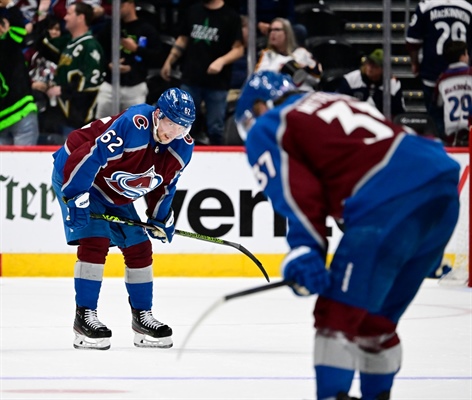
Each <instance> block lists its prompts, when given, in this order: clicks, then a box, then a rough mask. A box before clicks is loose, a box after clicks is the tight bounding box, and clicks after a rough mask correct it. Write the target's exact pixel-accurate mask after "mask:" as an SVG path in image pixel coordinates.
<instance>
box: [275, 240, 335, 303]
mask: <svg viewBox="0 0 472 400" xmlns="http://www.w3.org/2000/svg"><path fill="white" fill-rule="evenodd" d="M282 275H283V277H284V279H285V280H288V281H292V282H295V284H294V285H292V286H291V287H292V290H293V292H294V293H295V294H296V295H298V296H309V295H311V294H315V293H320V292H322V291H323V290H325V289H327V288H328V286H329V284H330V279H329V272H328V270H327V269H326V267H325V264H324V261H323V259H322V258H321V257H320V254H319V253H318V252H317V251H316V250H314V249H312V248H310V247H308V246H300V247H296V248H294V249H292V250H291V251H290V253H288V254H287V256H286V257H285V259H284V261H283V262H282Z"/></svg>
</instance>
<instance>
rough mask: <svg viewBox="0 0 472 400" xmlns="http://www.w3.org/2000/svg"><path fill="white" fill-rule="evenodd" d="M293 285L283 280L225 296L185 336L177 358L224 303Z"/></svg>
mask: <svg viewBox="0 0 472 400" xmlns="http://www.w3.org/2000/svg"><path fill="white" fill-rule="evenodd" d="M293 285H294V283H293V282H291V281H287V280H282V281H279V282H275V283H269V284H268V285H263V286H257V287H255V288H252V289H246V290H243V291H241V292H236V293H231V294H227V295H226V296H223V297H221V298H219V299H218V300H217V301H215V302H214V303H213V304H212V305H211V306H210V307H209V308H208V309H207V310H206V311H205V312H204V313H203V314H202V315H201V316H200V318H198V319H197V321H196V322H195V323H194V324H193V325H192V327H191V328H190V331H189V332H188V333H187V336H185V339H184V341H183V342H182V346H181V347H180V349H179V352H178V354H177V358H180V356H181V355H182V353H183V352H184V350H185V346H186V345H187V342H188V341H189V339H190V337H191V336H192V335H193V333H194V332H195V330H196V329H197V328H198V327H199V326H200V325H201V323H202V322H203V320H204V319H205V318H207V317H208V316H209V315H210V314H211V313H212V312H213V311H215V310H216V309H217V308H218V307H219V306H221V305H222V304H223V303H225V302H227V301H229V300H232V299H236V298H238V297H243V296H248V295H250V294H254V293H259V292H265V291H266V290H272V289H275V288H278V287H281V286H293Z"/></svg>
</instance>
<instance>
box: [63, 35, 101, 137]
mask: <svg viewBox="0 0 472 400" xmlns="http://www.w3.org/2000/svg"><path fill="white" fill-rule="evenodd" d="M104 71H105V69H104V57H103V50H102V47H101V46H100V44H99V43H98V42H97V40H96V39H95V38H94V37H93V36H92V34H91V33H90V32H87V33H86V34H85V35H83V36H80V37H78V38H75V39H72V40H71V41H69V42H68V43H67V45H66V46H65V47H64V48H63V49H62V53H61V56H60V59H59V63H58V67H57V71H56V84H57V85H60V86H61V96H60V97H59V98H58V104H59V106H60V107H61V109H62V112H63V114H64V116H65V119H66V124H67V125H68V126H71V127H73V128H80V127H82V126H83V125H86V124H87V123H89V122H90V121H92V120H93V119H94V117H95V106H96V101H97V95H98V89H99V87H100V84H101V83H102V82H103V78H104V73H105V72H104Z"/></svg>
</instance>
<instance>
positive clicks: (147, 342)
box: [134, 333, 174, 349]
mask: <svg viewBox="0 0 472 400" xmlns="http://www.w3.org/2000/svg"><path fill="white" fill-rule="evenodd" d="M134 345H135V346H136V347H155V348H159V349H169V348H171V347H172V346H173V345H174V343H173V342H172V336H165V337H160V338H155V337H152V336H149V335H144V334H143V333H135V334H134Z"/></svg>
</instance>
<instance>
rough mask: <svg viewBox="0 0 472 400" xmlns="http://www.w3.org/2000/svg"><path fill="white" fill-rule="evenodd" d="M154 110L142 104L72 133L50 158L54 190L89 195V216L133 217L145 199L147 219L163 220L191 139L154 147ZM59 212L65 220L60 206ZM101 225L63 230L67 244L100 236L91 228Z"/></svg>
mask: <svg viewBox="0 0 472 400" xmlns="http://www.w3.org/2000/svg"><path fill="white" fill-rule="evenodd" d="M154 110H155V107H153V106H150V105H147V104H141V105H136V106H133V107H130V108H128V109H127V110H126V111H124V112H122V113H121V114H118V115H116V116H113V117H107V118H102V119H100V120H96V121H94V122H92V123H91V124H88V125H86V126H84V127H82V128H80V129H78V130H76V131H74V132H72V133H71V134H70V135H69V137H68V138H67V141H66V143H65V145H64V146H63V147H62V148H61V149H60V150H58V151H57V152H56V153H55V154H54V175H53V182H54V184H55V188H56V192H58V193H59V194H62V195H63V196H64V197H66V198H67V199H70V198H73V197H74V196H76V195H78V194H80V193H84V192H90V196H91V204H90V207H91V212H92V213H99V214H103V213H109V214H114V215H118V216H121V217H127V218H132V219H137V218H138V216H137V214H136V211H135V209H134V206H133V204H132V203H133V202H134V201H135V200H137V199H138V198H141V197H143V196H146V201H147V206H148V208H147V214H148V216H149V217H151V218H153V219H156V220H159V221H163V220H164V219H165V218H166V216H167V215H168V214H169V211H170V208H171V203H172V199H173V196H174V194H175V191H176V184H177V181H178V179H179V177H180V175H181V173H182V171H183V170H184V169H185V167H186V166H187V164H188V163H189V162H190V159H191V156H192V152H193V148H194V141H193V139H192V138H191V137H190V136H188V135H187V136H185V137H183V138H178V139H175V140H173V141H172V142H170V143H169V144H167V145H163V144H160V143H157V142H156V141H155V140H154V138H153V134H152V113H153V112H154ZM63 212H64V215H65V216H67V208H66V207H65V204H64V207H63ZM103 222H105V221H99V220H92V221H91V222H90V224H89V226H87V227H85V228H84V229H81V230H77V231H71V230H70V229H69V228H67V227H66V235H67V241H68V243H70V244H75V242H76V241H77V240H78V239H80V238H82V237H94V236H96V235H97V234H98V235H99V236H101V234H100V232H94V230H95V229H97V228H98V229H99V230H100V231H101V232H103V230H102V229H103V227H105V226H108V225H109V223H107V222H105V224H104V223H103ZM121 228H125V227H124V226H123V227H121ZM135 231H136V229H135ZM137 231H139V232H141V231H142V229H138V230H137ZM102 234H103V233H102ZM136 240H137V241H138V242H139V241H140V240H147V236H146V235H145V234H144V233H143V235H142V237H140V238H135V239H134V241H136ZM112 241H113V238H112ZM114 244H119V243H114ZM132 244H135V243H127V244H126V245H127V246H129V245H132Z"/></svg>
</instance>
